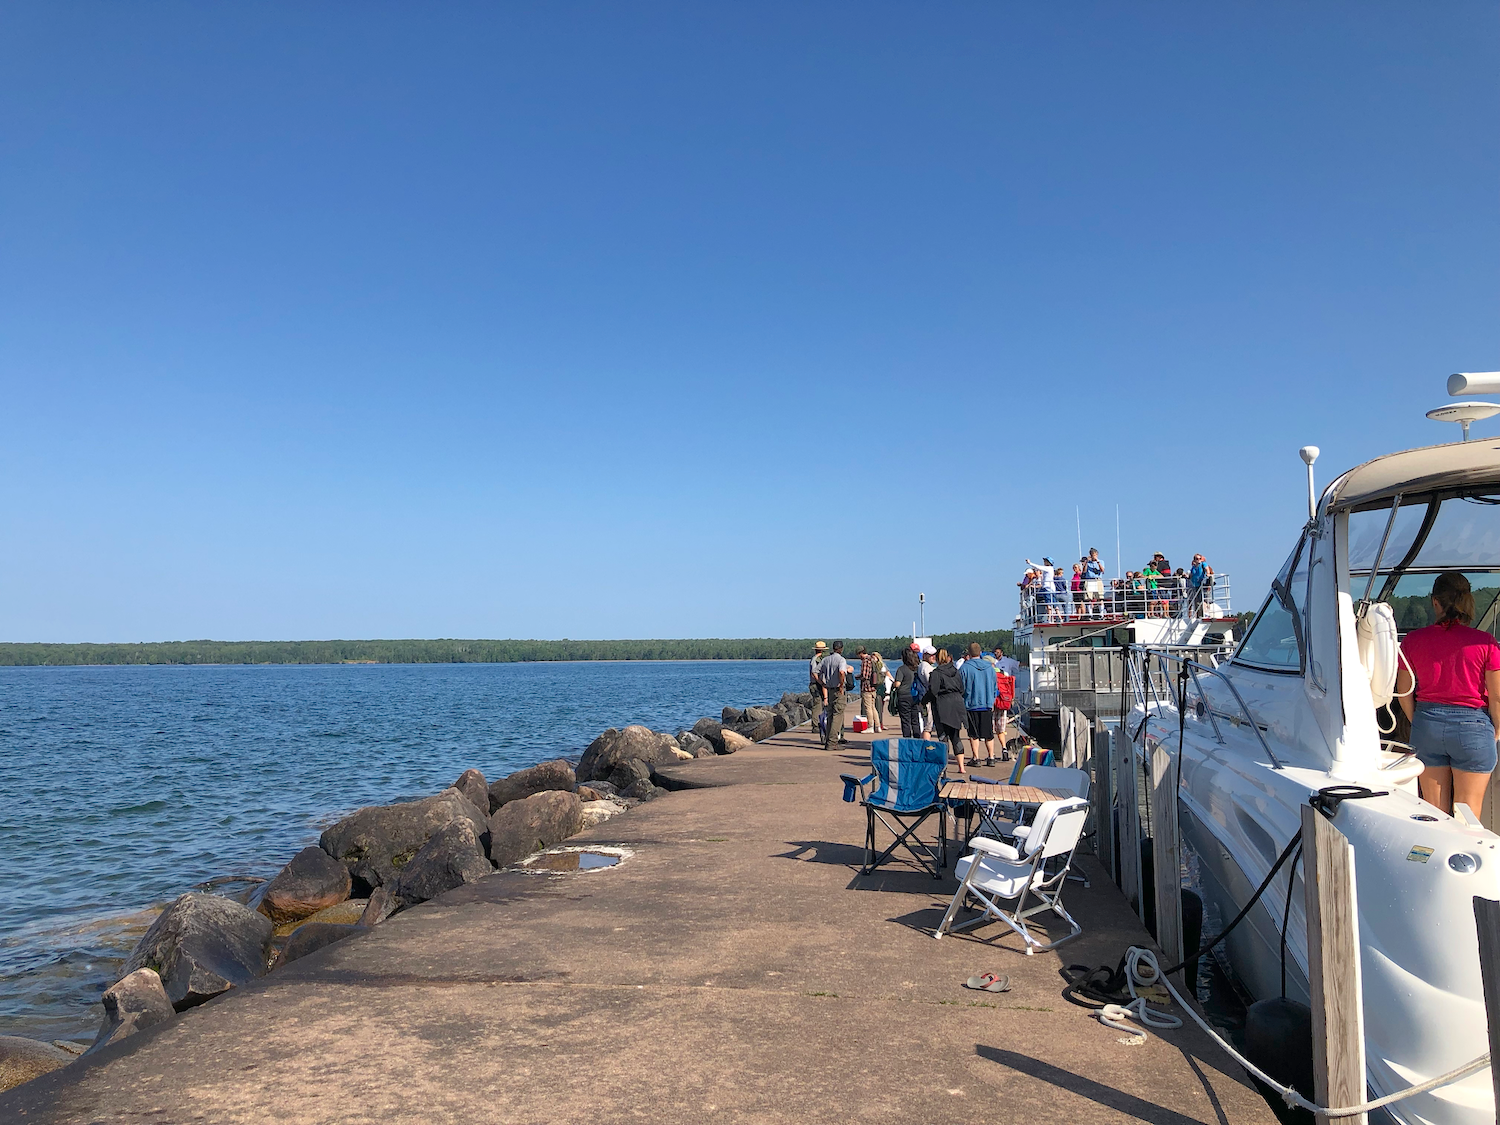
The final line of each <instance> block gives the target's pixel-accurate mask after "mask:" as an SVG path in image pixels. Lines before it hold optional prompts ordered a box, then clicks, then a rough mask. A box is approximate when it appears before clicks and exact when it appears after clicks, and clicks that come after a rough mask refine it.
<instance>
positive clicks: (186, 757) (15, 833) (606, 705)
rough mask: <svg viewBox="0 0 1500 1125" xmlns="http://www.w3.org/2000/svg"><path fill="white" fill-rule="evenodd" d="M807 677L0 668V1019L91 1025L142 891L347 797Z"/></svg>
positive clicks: (239, 861)
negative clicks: (100, 995)
mask: <svg viewBox="0 0 1500 1125" xmlns="http://www.w3.org/2000/svg"><path fill="white" fill-rule="evenodd" d="M806 686H807V682H806V665H805V664H804V663H803V662H802V661H800V660H792V661H680V662H679V661H672V662H649V663H648V662H640V663H637V662H619V663H614V662H610V663H605V662H589V663H566V664H565V663H547V664H400V665H334V666H329V665H269V666H199V667H177V666H156V667H107V668H0V1035H3V1034H13V1035H30V1036H34V1037H37V1038H42V1039H53V1038H70V1039H82V1040H88V1039H92V1037H93V1033H94V1029H95V1028H96V1027H97V1025H98V1022H99V1018H100V1009H99V1008H98V1006H97V1005H98V998H99V993H100V992H102V991H103V990H104V989H105V988H107V987H108V986H109V985H110V984H111V983H113V981H114V980H115V978H116V976H117V975H118V974H117V972H116V970H118V968H119V967H120V965H121V964H122V963H123V962H124V959H125V958H126V957H127V956H128V955H129V953H130V950H131V948H132V947H133V946H134V945H135V942H136V941H137V939H138V938H139V937H140V935H141V933H142V932H144V930H145V927H146V926H147V925H148V924H149V923H150V921H151V919H152V918H153V917H154V914H155V912H156V911H157V910H159V909H160V908H161V906H162V905H164V904H165V903H166V902H169V901H170V900H171V899H172V898H174V897H175V896H177V895H178V894H181V893H182V892H183V891H186V890H189V889H191V888H192V887H194V886H195V885H199V884H202V883H205V882H207V881H209V880H215V879H222V878H223V877H225V876H234V875H249V876H259V877H269V876H271V875H273V874H275V872H276V871H277V870H278V869H279V868H280V867H281V865H282V864H284V863H285V862H286V861H287V860H288V859H290V858H291V857H292V855H294V854H295V853H296V852H297V851H298V850H299V849H300V848H303V847H305V846H307V845H308V844H310V843H315V842H316V841H317V837H318V834H319V833H320V832H321V831H322V829H323V828H324V827H325V826H326V825H328V824H330V823H332V821H334V820H336V819H337V818H338V817H339V816H340V815H342V814H343V813H346V812H348V811H349V810H351V809H355V808H358V807H360V806H362V805H371V804H382V803H386V802H390V801H396V800H401V799H403V798H410V797H419V796H426V795H428V794H431V793H435V792H437V791H438V790H440V789H442V788H444V787H445V786H447V785H449V784H451V783H452V782H453V780H454V779H455V778H456V777H458V775H459V774H460V773H462V772H463V771H464V770H465V769H468V768H469V767H471V766H476V767H478V768H479V769H481V770H483V771H484V773H485V776H486V777H488V778H490V779H491V780H493V779H494V778H496V777H500V776H503V775H504V774H506V773H509V772H511V771H512V770H516V769H520V768H521V767H523V766H529V765H532V764H534V763H536V762H539V761H544V760H546V759H549V758H557V757H568V758H572V759H574V760H576V758H577V756H578V755H579V754H580V753H581V752H582V751H583V749H584V747H585V746H587V745H588V744H589V742H591V741H592V740H593V739H594V738H595V736H597V735H598V734H599V733H600V731H602V730H604V729H605V728H606V727H611V726H614V727H620V726H624V725H626V724H627V723H644V724H645V725H647V726H649V727H651V728H653V729H655V730H667V731H676V730H677V729H679V728H680V727H683V726H691V725H692V723H693V722H694V720H696V719H697V718H699V717H700V716H702V715H714V716H717V715H718V713H719V709H720V708H721V707H722V706H724V705H725V704H733V705H735V706H740V707H743V706H745V705H747V704H751V703H767V702H773V701H775V700H776V699H778V698H780V696H781V693H782V692H784V691H801V690H804V689H805V688H806Z"/></svg>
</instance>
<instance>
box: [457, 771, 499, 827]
mask: <svg viewBox="0 0 1500 1125" xmlns="http://www.w3.org/2000/svg"><path fill="white" fill-rule="evenodd" d="M453 788H454V789H457V790H458V791H459V792H460V793H462V794H463V795H464V796H465V797H467V798H468V799H469V803H470V804H472V805H473V806H474V807H475V808H476V809H478V810H479V811H480V812H482V813H484V814H485V815H486V816H488V815H489V813H490V783H489V782H488V781H486V780H485V779H484V774H482V773H480V772H479V771H478V770H464V772H463V773H461V774H459V775H458V780H457V781H455V782H454V783H453Z"/></svg>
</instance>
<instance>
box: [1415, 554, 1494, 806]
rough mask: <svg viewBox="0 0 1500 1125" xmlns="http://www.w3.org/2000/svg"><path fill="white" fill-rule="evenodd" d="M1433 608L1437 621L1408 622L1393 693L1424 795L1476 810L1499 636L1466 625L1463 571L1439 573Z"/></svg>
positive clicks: (1486, 777)
mask: <svg viewBox="0 0 1500 1125" xmlns="http://www.w3.org/2000/svg"><path fill="white" fill-rule="evenodd" d="M1432 609H1433V613H1434V615H1435V616H1436V617H1437V621H1436V623H1435V624H1432V625H1428V626H1427V627H1426V628H1423V629H1413V630H1412V631H1411V632H1410V633H1407V634H1406V638H1405V640H1403V641H1402V642H1401V652H1402V655H1403V656H1404V657H1405V659H1404V660H1403V661H1402V667H1401V669H1400V671H1399V672H1397V674H1396V694H1397V697H1398V698H1399V699H1400V700H1401V709H1402V710H1403V711H1405V712H1406V717H1407V718H1408V719H1410V720H1411V745H1412V749H1413V750H1415V751H1416V754H1417V757H1418V758H1419V759H1421V762H1422V767H1423V769H1422V773H1421V775H1420V776H1419V777H1418V778H1417V787H1418V788H1419V789H1420V790H1421V793H1422V799H1423V800H1424V801H1426V802H1427V803H1428V804H1431V805H1436V806H1437V807H1438V808H1439V809H1441V810H1442V811H1443V812H1445V813H1452V812H1453V806H1454V805H1455V804H1463V805H1467V806H1469V810H1470V811H1471V812H1473V813H1474V815H1475V816H1478V815H1479V810H1480V808H1481V806H1483V804H1484V791H1485V789H1486V788H1487V787H1488V786H1489V783H1490V774H1492V773H1493V772H1494V769H1495V749H1496V741H1495V740H1496V731H1497V730H1500V644H1496V642H1495V638H1494V637H1493V636H1491V635H1490V634H1489V633H1487V632H1485V631H1484V630H1483V629H1475V628H1472V627H1471V622H1473V620H1474V593H1473V591H1472V590H1471V589H1470V587H1469V580H1468V578H1467V577H1465V576H1464V575H1463V574H1462V573H1461V572H1459V571H1453V570H1450V571H1444V572H1443V573H1442V574H1439V575H1438V576H1437V578H1436V580H1435V581H1434V582H1433V584H1432ZM1408 669H1409V670H1408ZM1413 676H1415V681H1416V682H1415V685H1413Z"/></svg>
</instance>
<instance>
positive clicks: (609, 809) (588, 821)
mask: <svg viewBox="0 0 1500 1125" xmlns="http://www.w3.org/2000/svg"><path fill="white" fill-rule="evenodd" d="M624 811H625V805H624V803H623V802H621V801H614V800H610V799H609V798H607V797H606V798H604V799H602V800H598V801H593V802H591V803H589V804H587V805H584V806H583V811H582V821H581V822H582V825H583V827H584V828H585V829H589V828H593V827H594V826H595V825H599V824H603V823H604V822H605V821H606V820H608V819H609V818H610V817H612V816H619V815H620V814H621V813H622V812H624Z"/></svg>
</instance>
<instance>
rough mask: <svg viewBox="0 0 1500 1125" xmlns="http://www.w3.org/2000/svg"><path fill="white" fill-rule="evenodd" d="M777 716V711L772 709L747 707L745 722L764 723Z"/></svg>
mask: <svg viewBox="0 0 1500 1125" xmlns="http://www.w3.org/2000/svg"><path fill="white" fill-rule="evenodd" d="M775 714H776V712H775V710H774V709H772V708H770V707H746V708H745V722H747V723H763V722H765V721H766V720H767V719H769V718H771V717H772V716H774V715H775Z"/></svg>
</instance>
